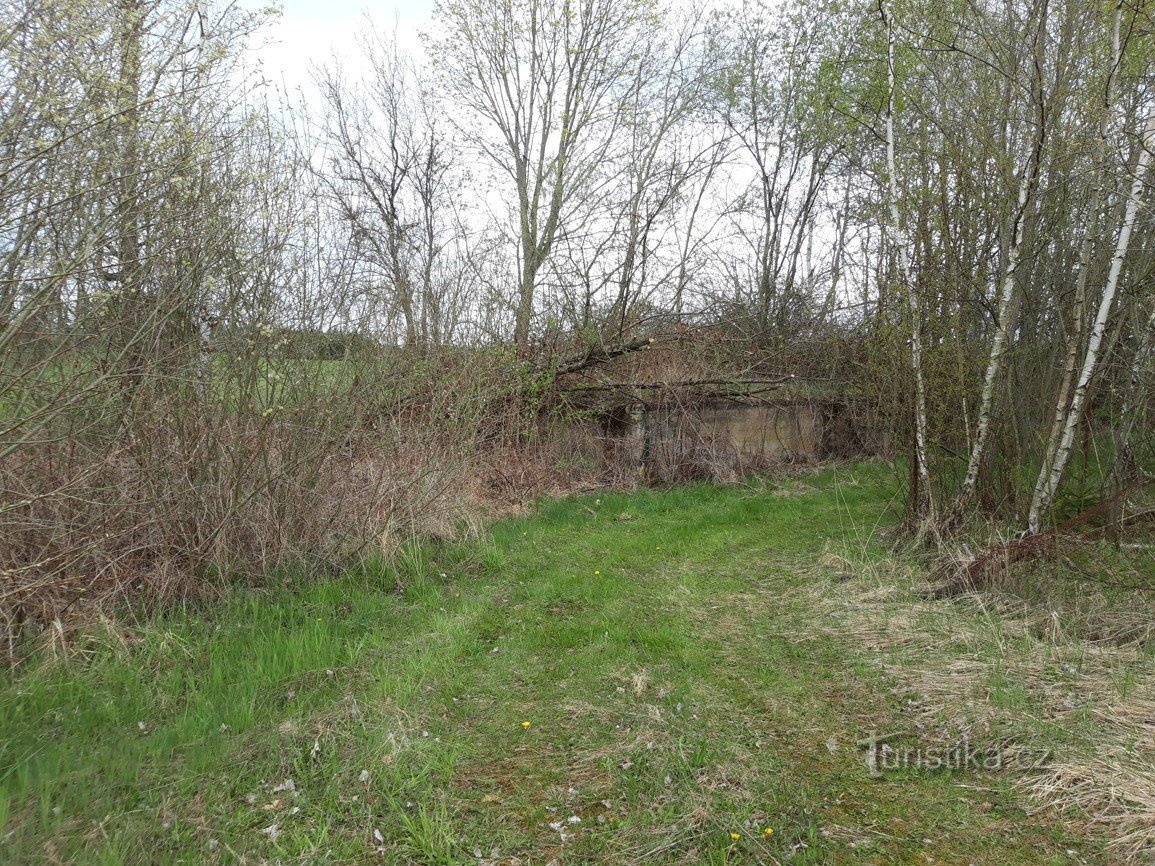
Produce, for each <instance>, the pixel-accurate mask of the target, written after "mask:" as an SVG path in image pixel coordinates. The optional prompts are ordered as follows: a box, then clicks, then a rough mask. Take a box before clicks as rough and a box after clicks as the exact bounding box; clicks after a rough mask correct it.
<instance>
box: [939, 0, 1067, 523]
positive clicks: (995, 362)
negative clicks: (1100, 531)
mask: <svg viewBox="0 0 1155 866" xmlns="http://www.w3.org/2000/svg"><path fill="white" fill-rule="evenodd" d="M1048 2H1049V0H1042V2H1040V3H1038V4H1037V5H1036V6H1035V7H1034V8H1033V10H1032V12H1033V15H1034V17H1035V19H1036V20H1035V27H1034V36H1033V39H1032V45H1031V52H1030V54H1031V57H1030V59H1031V75H1030V104H1031V106H1032V108H1033V112H1034V123H1033V125H1034V133H1033V135H1032V140H1031V149H1030V152H1029V153H1028V154H1027V156H1026V160H1025V165H1024V167H1023V170H1022V174H1021V176H1020V179H1019V190H1018V198H1017V200H1016V202H1015V206H1014V209H1013V211H1012V214H1011V221H1010V226H1009V231H1008V235H1009V241H1008V247H1007V251H1006V259H1005V263H1004V266H1003V272H1002V278H1001V280H1000V281H999V284H998V290H997V292H996V294H995V305H996V307H997V309H998V312H997V319H996V321H995V331H994V335H993V337H992V339H991V349H990V356H989V359H988V361H987V368H986V372H985V374H984V375H983V383H982V394H981V397H980V400H979V408H978V413H977V416H976V419H975V435H974V441H973V444H972V446H971V451H970V458H969V460H968V462H967V471H966V476H965V477H964V478H963V482H962V486H961V488H960V489H959V493H958V497H957V498H956V499H955V502H954V505H953V506H952V508H951V514H950V516H949V517H948V520H947V522H948V524H953V523H956V522H957V521H958V520H959V519H960V518H961V516H962V515H963V514H964V513H965V512H966V510H967V509H968V508H969V506H970V503H971V500H972V499H973V498H974V494H975V488H976V485H977V482H978V475H979V470H980V469H981V468H982V465H983V461H984V459H985V458H986V455H987V446H988V443H989V441H990V433H991V423H992V416H993V413H994V400H995V388H996V385H997V383H998V381H999V374H1000V373H1001V372H1002V369H1003V362H1004V359H1005V355H1006V351H1007V343H1008V338H1009V335H1010V333H1011V319H1012V317H1013V315H1014V311H1015V303H1016V301H1017V298H1018V293H1017V278H1018V271H1019V266H1020V264H1021V263H1022V255H1023V243H1024V237H1025V232H1026V220H1027V215H1028V212H1029V211H1030V208H1031V205H1032V203H1033V201H1034V196H1035V191H1036V187H1037V184H1038V178H1039V172H1040V167H1041V165H1042V160H1043V147H1044V144H1045V142H1046V135H1047V116H1046V94H1045V92H1044V88H1045V82H1044V70H1043V46H1044V40H1045V35H1046V24H1047V11H1048Z"/></svg>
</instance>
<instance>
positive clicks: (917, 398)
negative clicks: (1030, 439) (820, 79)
mask: <svg viewBox="0 0 1155 866" xmlns="http://www.w3.org/2000/svg"><path fill="white" fill-rule="evenodd" d="M878 12H879V14H880V15H881V16H882V23H883V26H884V27H886V81H887V100H886V174H887V186H888V190H889V196H888V197H889V199H890V234H891V238H892V240H893V242H894V245H895V248H896V250H897V252H898V266H899V274H900V276H901V277H902V282H903V289H904V291H905V294H906V297H907V303H908V306H909V312H910V364H911V368H912V369H913V371H914V451H915V460H916V461H917V462H918V483H919V496H918V502H917V508H918V517H919V518H929V519H930V520H931V521H932V522H933V520H934V496H933V493H932V491H931V487H930V466H929V464H928V462H927V453H926V439H927V435H926V430H927V422H926V378H925V376H924V375H923V370H922V311H921V309H920V307H919V302H918V294H917V293H916V291H915V282H914V274H913V272H912V268H911V255H910V245H909V241H908V240H907V237H906V232H904V231H903V229H902V218H901V216H900V215H899V212H898V180H897V176H896V175H897V172H896V170H895V158H894V90H895V75H894V25H893V23H892V22H891V20H890V16H889V15H888V14H887V10H886V3H885V0H878Z"/></svg>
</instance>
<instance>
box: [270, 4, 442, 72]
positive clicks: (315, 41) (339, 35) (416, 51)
mask: <svg viewBox="0 0 1155 866" xmlns="http://www.w3.org/2000/svg"><path fill="white" fill-rule="evenodd" d="M433 2H434V0H381V2H372V0H281V2H280V6H281V8H282V9H283V12H282V14H281V15H280V16H279V18H277V19H275V20H274V22H273V23H272V25H271V26H270V27H268V28H266V29H265V30H264V32H263V34H262V36H263V44H262V45H260V46H259V47H258V48H257V56H258V57H259V58H260V59H261V61H262V63H263V67H264V72H265V75H266V77H267V78H268V79H269V80H271V81H272V82H274V83H275V84H278V85H284V86H286V87H287V89H288V90H290V91H294V90H296V89H297V88H298V87H300V86H302V85H306V84H307V83H308V81H309V74H310V73H309V70H310V69H311V67H312V66H313V65H315V64H317V63H321V62H323V61H325V60H327V59H329V58H330V57H331V56H333V54H334V53H336V54H337V55H339V56H342V57H344V58H345V59H346V60H347V61H348V63H347V67H348V68H349V69H351V70H352V69H354V68H355V67H356V65H357V63H356V59H357V41H356V40H357V35H358V33H360V32H362V31H363V30H364V29H365V21H366V18H365V15H366V13H368V14H369V15H370V16H371V17H372V19H373V21H375V22H376V24H377V26H378V27H379V28H380V29H381V30H382V31H385V32H388V31H391V30H392V29H393V26H394V23H396V25H397V37H398V42H399V46H400V48H401V50H402V51H404V52H405V53H407V54H409V55H410V56H413V57H414V58H417V57H419V56H420V54H421V41H420V37H419V34H420V32H421V31H422V30H425V29H427V25H428V23H429V20H430V15H431V13H432V12H433ZM250 3H251V4H252V5H254V6H255V5H256V3H257V0H250Z"/></svg>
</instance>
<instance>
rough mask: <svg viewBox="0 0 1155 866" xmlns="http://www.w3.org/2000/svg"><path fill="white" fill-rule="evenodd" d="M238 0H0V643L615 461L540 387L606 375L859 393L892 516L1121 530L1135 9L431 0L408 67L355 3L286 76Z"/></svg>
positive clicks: (1142, 444)
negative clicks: (343, 45) (292, 90)
mask: <svg viewBox="0 0 1155 866" xmlns="http://www.w3.org/2000/svg"><path fill="white" fill-rule="evenodd" d="M269 14H271V13H268V12H265V11H259V12H250V11H245V10H244V9H242V8H240V7H238V6H236V5H233V4H224V3H207V4H206V3H204V2H197V3H192V2H186V0H117V2H113V3H107V4H96V5H92V4H83V3H79V2H75V0H15V2H7V3H5V4H4V5H3V6H2V8H0V352H2V353H3V354H2V360H0V570H2V573H3V582H2V584H0V632H2V633H3V635H4V639H5V642H6V653H7V654H8V655H9V656H10V657H18V656H19V654H20V649H19V646H20V644H21V642H22V641H23V640H24V638H26V637H29V636H31V635H35V634H37V633H38V632H39V631H40V630H42V629H43V628H44V627H45V626H46V625H48V626H50V627H52V628H55V629H57V630H62V629H65V628H66V627H67V623H68V622H69V621H71V620H72V619H74V618H76V615H77V614H78V613H83V612H84V611H86V610H89V609H91V608H92V603H91V602H92V601H93V600H95V599H110V598H112V599H121V600H126V599H127V600H133V601H141V600H145V599H147V600H149V602H150V603H152V602H164V601H166V600H171V599H173V598H178V597H183V596H186V595H189V594H201V593H204V592H206V591H211V590H212V589H213V588H214V587H217V586H220V585H221V584H222V583H223V582H226V581H229V580H235V579H238V578H241V577H243V578H247V579H252V580H261V579H263V576H265V575H268V574H270V573H272V572H273V571H275V569H277V568H278V567H279V566H284V565H289V564H295V565H301V566H307V567H312V568H324V567H338V566H339V565H340V564H341V563H343V562H346V561H348V559H349V558H350V557H357V556H360V555H364V554H366V553H368V552H372V553H376V552H379V551H381V550H382V549H384V550H386V551H389V550H391V549H393V548H395V547H396V546H397V545H398V544H399V543H401V542H403V541H404V540H405V539H407V538H409V537H411V536H412V535H414V534H422V533H425V534H428V533H433V534H451V533H453V532H457V531H461V530H462V529H465V530H468V529H469V528H470V527H476V526H477V525H478V523H479V521H481V520H482V519H483V518H484V516H485V515H487V514H492V513H494V512H495V511H496V510H500V509H501V508H508V507H511V506H513V505H516V504H517V503H520V502H522V501H525V500H527V499H528V498H531V497H533V496H535V495H538V494H540V493H542V492H546V491H550V490H553V491H563V490H566V489H574V488H575V487H580V486H583V485H593V484H598V483H603V484H604V483H619V484H633V483H637V481H638V475H637V473H636V472H631V471H630V470H631V467H624V468H623V467H622V466H620V465H612V464H611V463H607V462H605V461H604V460H602V458H601V457H599V455H598V454H597V453H595V452H589V450H588V448H587V444H584V443H585V440H581V439H580V437H578V436H577V434H575V432H574V431H575V424H579V423H585V422H590V421H591V419H592V416H591V415H590V414H589V409H590V407H588V406H585V407H581V411H580V412H579V411H578V410H576V409H575V408H574V405H573V401H572V400H571V399H568V398H567V397H566V396H565V391H566V389H567V388H570V387H571V386H572V385H573V384H574V383H575V382H579V383H580V384H584V385H586V386H589V385H591V384H594V385H599V386H609V385H613V384H614V382H615V377H617V379H616V381H617V382H618V383H619V384H620V383H621V382H623V381H626V382H628V381H631V380H637V379H638V378H639V377H641V379H642V384H644V385H646V386H647V387H652V386H654V385H656V384H660V383H664V384H665V385H668V386H669V387H668V388H667V389H666V393H667V397H668V399H671V400H674V399H678V400H682V399H688V398H689V396H692V395H691V394H690V392H689V391H687V389H686V387H685V386H684V384H683V385H680V384H679V383H685V382H687V381H702V380H711V381H716V380H721V381H730V382H742V381H752V380H778V379H783V378H785V377H788V376H793V377H795V380H796V381H797V382H800V383H805V385H806V387H807V388H809V389H810V391H809V392H808V393H812V394H817V393H821V394H823V395H824V397H825V398H829V399H837V400H842V401H853V402H854V404H855V405H856V406H857V407H866V409H868V410H869V412H870V414H871V416H872V419H873V422H874V423H877V424H879V425H881V426H883V427H884V428H885V430H886V431H887V437H886V441H887V442H888V443H889V444H888V446H887V447H886V448H885V449H883V450H884V451H886V452H887V453H886V455H885V456H887V457H889V458H892V459H897V460H898V461H900V463H901V466H902V470H903V474H904V477H905V478H907V479H909V481H908V483H909V491H908V493H909V496H908V500H909V513H910V526H911V527H912V528H913V529H915V530H916V532H917V534H918V535H919V536H920V537H923V538H930V539H933V540H935V541H938V542H942V543H946V542H949V540H950V538H951V537H952V536H953V535H957V533H959V532H960V531H963V530H964V529H965V527H966V526H967V525H968V521H970V520H971V519H972V518H974V517H976V516H980V517H981V516H984V515H995V516H997V517H998V518H999V519H1000V520H1002V521H1004V522H1009V523H1011V524H1013V525H1018V526H1021V527H1022V528H1023V529H1024V531H1026V532H1028V533H1030V534H1031V535H1032V536H1035V535H1040V534H1042V533H1043V532H1045V529H1046V527H1047V525H1049V524H1050V523H1054V522H1061V521H1063V520H1065V519H1067V518H1069V517H1072V516H1074V515H1076V514H1079V513H1080V512H1082V511H1084V510H1085V509H1086V508H1087V507H1089V506H1092V505H1094V504H1095V503H1097V502H1104V501H1105V502H1109V503H1110V507H1109V508H1108V509H1106V513H1107V517H1108V518H1109V520H1110V522H1111V523H1112V524H1113V525H1114V526H1115V527H1116V528H1117V529H1119V528H1121V527H1123V526H1129V525H1135V523H1136V521H1135V520H1134V518H1135V517H1136V512H1137V511H1141V510H1142V508H1143V507H1145V506H1144V504H1143V503H1144V502H1145V501H1146V500H1144V499H1143V498H1142V496H1141V495H1140V491H1141V490H1142V489H1143V485H1144V484H1145V483H1146V482H1147V481H1148V480H1149V479H1150V471H1151V467H1152V464H1153V462H1155V437H1153V436H1152V424H1151V415H1150V402H1151V395H1152V375H1153V370H1152V355H1153V332H1155V291H1153V289H1152V283H1151V274H1152V267H1151V249H1152V229H1153V225H1152V222H1151V218H1150V208H1149V206H1148V204H1147V202H1148V200H1149V189H1148V186H1149V183H1148V180H1149V178H1148V174H1147V165H1148V161H1149V157H1150V153H1151V150H1150V149H1151V147H1152V145H1153V136H1155V132H1153V129H1155V127H1153V122H1152V120H1151V118H1153V117H1155V107H1153V103H1152V94H1151V92H1150V81H1151V77H1150V70H1151V62H1152V58H1153V56H1155V55H1153V52H1152V48H1151V42H1150V38H1149V35H1150V33H1151V32H1152V25H1153V23H1155V22H1152V20H1151V11H1150V10H1149V9H1148V6H1147V4H1145V3H1125V2H1110V3H1108V2H1096V3H1086V2H1075V0H1014V2H1005V3H993V2H992V3H987V2H979V3H975V2H968V3H941V2H921V0H901V2H899V0H896V2H879V0H869V2H868V0H844V2H843V0H828V2H823V3H821V4H817V5H816V4H814V3H806V4H802V3H797V4H795V3H787V4H771V3H766V4H761V3H759V2H754V0H750V2H740V3H735V4H729V5H726V6H725V7H718V8H716V9H712V10H710V11H707V12H699V11H690V10H688V9H685V8H683V7H682V6H667V5H664V4H662V3H659V2H656V0H655V2H651V0H627V2H622V0H612V2H611V0H577V2H574V3H567V4H562V3H555V2H550V0H443V2H441V3H440V4H439V5H438V7H437V10H436V12H435V15H434V24H433V27H432V32H431V35H430V39H429V41H428V46H427V55H428V56H427V58H426V59H425V61H424V62H423V63H418V62H416V61H415V60H414V59H412V58H407V57H405V56H403V55H402V54H401V53H400V52H399V50H398V49H397V46H396V43H395V41H394V40H393V38H392V37H391V36H390V35H389V34H388V33H383V32H381V31H379V30H376V29H374V28H372V27H366V30H365V36H364V40H363V49H364V56H363V58H362V60H361V62H360V63H359V65H357V66H356V67H355V68H354V69H350V68H347V67H345V68H343V67H342V66H341V65H340V64H339V63H338V62H337V61H336V60H334V61H332V62H330V63H328V64H325V65H323V66H322V67H320V68H318V69H317V70H316V71H315V76H314V79H315V82H314V87H313V89H312V90H311V91H310V93H309V94H308V95H307V97H306V98H304V99H303V101H301V102H299V103H293V102H292V101H291V100H287V99H286V98H285V95H283V94H282V95H280V98H278V95H277V94H276V93H275V92H273V90H271V89H270V87H269V85H268V84H267V83H266V82H265V81H264V78H263V76H262V75H261V74H260V71H259V69H258V67H257V66H256V65H255V64H254V62H253V60H252V56H253V55H252V48H251V46H252V45H253V44H254V41H255V40H257V39H259V38H260V34H261V32H262V27H263V25H264V24H265V22H266V20H267V17H268V15H269ZM286 106H287V107H286ZM651 341H652V342H651ZM657 350H660V351H661V353H663V354H662V356H661V357H662V359H663V360H662V361H661V362H660V363H659V362H658V361H657V360H655V358H656V357H657V356H656V355H655V354H653V353H655V352H656V351H657ZM647 353H649V355H648V357H650V358H651V360H650V362H648V363H647V364H640V365H639V364H636V363H635V362H636V359H637V358H639V357H641V356H643V355H647ZM631 359H634V360H631ZM631 364H634V366H630V365H631ZM575 365H576V366H575ZM618 393H620V389H618ZM604 408H605V409H606V411H607V412H609V411H612V410H613V409H614V406H613V405H607V406H606V407H604ZM583 413H584V414H583ZM592 420H593V421H596V420H597V419H596V418H593V419H592ZM81 618H82V617H81Z"/></svg>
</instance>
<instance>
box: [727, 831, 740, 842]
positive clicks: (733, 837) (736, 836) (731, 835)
mask: <svg viewBox="0 0 1155 866" xmlns="http://www.w3.org/2000/svg"><path fill="white" fill-rule="evenodd" d="M730 838H731V839H733V840H734V841H735V842H737V841H738V840H739V839H741V838H742V834H741V833H731V834H730Z"/></svg>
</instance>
